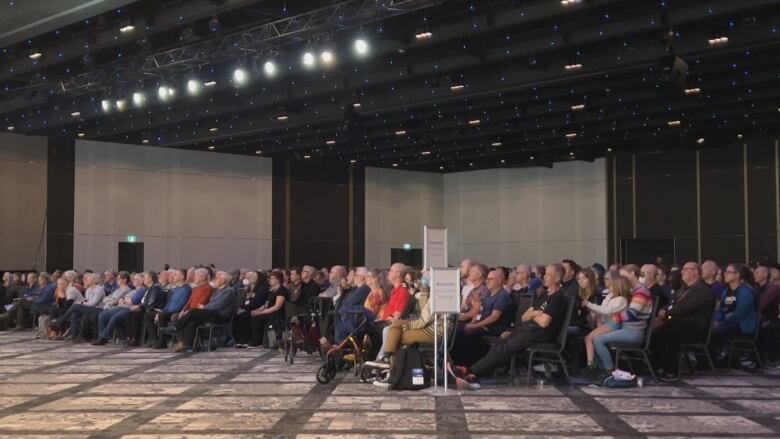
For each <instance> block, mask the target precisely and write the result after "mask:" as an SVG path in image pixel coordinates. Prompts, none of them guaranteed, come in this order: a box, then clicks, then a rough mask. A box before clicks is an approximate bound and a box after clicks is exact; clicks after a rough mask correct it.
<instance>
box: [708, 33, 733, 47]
mask: <svg viewBox="0 0 780 439" xmlns="http://www.w3.org/2000/svg"><path fill="white" fill-rule="evenodd" d="M707 42H708V43H710V46H720V45H723V44H726V43H728V42H729V37H727V36H725V35H724V36H720V37H715V38H710V39H709V40H707Z"/></svg>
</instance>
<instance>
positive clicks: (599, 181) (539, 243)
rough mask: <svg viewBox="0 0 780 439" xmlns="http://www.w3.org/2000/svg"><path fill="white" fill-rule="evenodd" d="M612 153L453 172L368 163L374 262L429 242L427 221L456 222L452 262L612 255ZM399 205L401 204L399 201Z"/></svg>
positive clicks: (586, 260)
mask: <svg viewBox="0 0 780 439" xmlns="http://www.w3.org/2000/svg"><path fill="white" fill-rule="evenodd" d="M604 166H605V162H604V160H596V161H595V162H593V163H586V162H567V163H557V164H555V166H554V167H553V168H552V169H548V168H541V167H540V168H523V169H490V170H481V171H472V172H458V173H450V174H443V175H442V174H435V173H420V172H410V171H401V170H393V169H376V168H367V169H366V264H367V265H369V266H373V265H376V266H385V265H387V263H389V260H390V248H391V247H400V246H401V245H402V244H403V243H404V242H410V243H412V244H413V246H414V247H422V229H423V225H425V224H428V225H430V226H444V227H447V229H448V238H449V256H448V257H449V263H450V264H453V265H455V264H458V263H459V261H460V260H461V259H463V258H466V257H469V258H474V259H477V260H479V261H481V262H484V263H486V264H488V265H514V264H518V263H547V262H552V261H560V260H561V259H563V258H572V259H574V260H575V261H577V262H579V263H581V264H588V265H590V264H591V263H593V262H596V261H598V262H601V263H605V262H606V257H607V239H606V238H607V237H606V215H607V205H606V174H605V168H604ZM393 206H397V207H398V208H393Z"/></svg>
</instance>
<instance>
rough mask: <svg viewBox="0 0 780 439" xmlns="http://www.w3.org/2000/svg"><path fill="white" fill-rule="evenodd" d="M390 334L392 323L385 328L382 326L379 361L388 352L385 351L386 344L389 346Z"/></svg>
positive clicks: (377, 356)
mask: <svg viewBox="0 0 780 439" xmlns="http://www.w3.org/2000/svg"><path fill="white" fill-rule="evenodd" d="M389 334H390V325H387V326H385V327H384V328H382V347H380V348H379V353H377V354H376V359H377V361H379V360H380V359H382V358H384V357H386V356H387V352H385V346H387V336H388V335H389Z"/></svg>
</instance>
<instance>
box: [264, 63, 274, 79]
mask: <svg viewBox="0 0 780 439" xmlns="http://www.w3.org/2000/svg"><path fill="white" fill-rule="evenodd" d="M263 71H264V72H265V76H267V77H269V78H270V77H273V76H274V75H276V64H275V63H274V62H273V61H266V62H265V64H263Z"/></svg>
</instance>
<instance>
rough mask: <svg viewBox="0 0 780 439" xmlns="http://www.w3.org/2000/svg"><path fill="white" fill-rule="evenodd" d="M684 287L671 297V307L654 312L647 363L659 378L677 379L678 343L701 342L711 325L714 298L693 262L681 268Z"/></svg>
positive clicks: (699, 269)
mask: <svg viewBox="0 0 780 439" xmlns="http://www.w3.org/2000/svg"><path fill="white" fill-rule="evenodd" d="M682 279H683V283H684V284H685V287H684V288H683V289H682V291H680V292H679V293H677V294H675V300H674V304H673V305H671V306H669V307H667V308H665V309H661V310H660V311H659V312H658V319H659V323H658V324H656V327H655V329H654V331H655V332H654V334H653V339H652V343H651V351H652V355H651V360H652V362H653V365H654V366H655V367H656V368H657V369H659V372H661V376H662V378H666V379H671V378H674V377H676V376H677V374H678V373H679V371H678V370H677V366H678V358H679V356H680V345H681V344H682V343H696V342H699V343H704V339H705V338H706V337H707V331H709V329H710V325H711V324H712V313H713V311H714V310H715V298H714V297H712V294H711V293H710V288H709V287H708V286H707V284H706V283H705V282H704V281H703V280H702V278H701V267H700V266H699V264H697V263H696V262H687V263H686V264H685V265H683V269H682Z"/></svg>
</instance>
